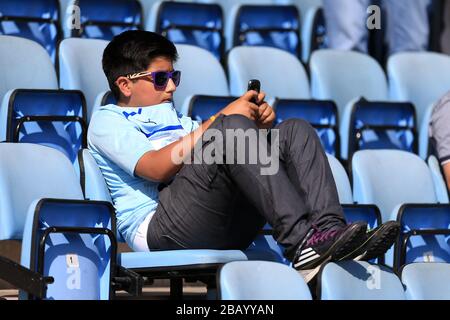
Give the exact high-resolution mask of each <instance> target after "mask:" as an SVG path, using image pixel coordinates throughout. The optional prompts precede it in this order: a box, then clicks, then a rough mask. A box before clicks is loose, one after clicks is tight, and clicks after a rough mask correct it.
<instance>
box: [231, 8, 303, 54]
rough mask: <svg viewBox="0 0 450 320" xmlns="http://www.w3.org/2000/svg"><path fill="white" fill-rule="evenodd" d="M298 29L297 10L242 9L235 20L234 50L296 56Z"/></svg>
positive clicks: (298, 18) (299, 45)
mask: <svg viewBox="0 0 450 320" xmlns="http://www.w3.org/2000/svg"><path fill="white" fill-rule="evenodd" d="M299 29H300V16H299V12H298V9H297V7H296V6H293V5H283V6H280V5H242V6H241V7H240V8H239V9H238V10H237V12H236V17H235V20H234V32H233V35H232V36H233V46H234V47H235V46H241V45H243V46H265V47H274V48H278V49H282V50H284V51H287V52H290V53H292V54H294V55H295V56H298V55H299V54H300V48H301V40H300V35H299ZM229 36H230V35H229Z"/></svg>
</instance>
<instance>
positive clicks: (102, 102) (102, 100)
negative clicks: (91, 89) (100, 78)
mask: <svg viewBox="0 0 450 320" xmlns="http://www.w3.org/2000/svg"><path fill="white" fill-rule="evenodd" d="M108 104H117V100H116V98H114V95H113V93H112V92H111V91H109V90H108V91H103V92H100V93H99V94H98V95H97V97H96V98H95V102H94V107H93V108H92V114H94V113H95V112H96V111H97V110H98V109H99V108H100V107H101V106H106V105H108Z"/></svg>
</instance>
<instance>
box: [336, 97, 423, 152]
mask: <svg viewBox="0 0 450 320" xmlns="http://www.w3.org/2000/svg"><path fill="white" fill-rule="evenodd" d="M349 107H350V108H351V111H350V112H349V113H350V114H349V115H348V114H347V110H346V114H345V115H344V119H343V121H342V127H341V129H342V140H343V141H342V143H343V144H346V143H348V147H347V148H343V150H348V154H346V155H345V156H344V158H345V159H351V157H352V155H353V153H354V152H356V151H358V150H364V149H398V150H404V151H408V152H413V153H417V149H418V147H417V145H418V136H417V131H416V115H415V110H414V106H413V105H412V104H411V103H392V102H375V101H370V102H369V101H367V100H364V99H361V100H359V101H357V102H356V103H354V104H353V105H351V106H350V105H349ZM345 118H349V119H345ZM346 120H347V121H346ZM345 131H346V132H345Z"/></svg>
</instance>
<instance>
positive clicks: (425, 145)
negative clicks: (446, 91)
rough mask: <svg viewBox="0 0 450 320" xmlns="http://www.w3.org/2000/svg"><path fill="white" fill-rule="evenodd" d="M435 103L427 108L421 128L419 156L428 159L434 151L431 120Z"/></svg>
mask: <svg viewBox="0 0 450 320" xmlns="http://www.w3.org/2000/svg"><path fill="white" fill-rule="evenodd" d="M434 106H435V103H432V104H430V105H429V106H428V107H427V109H426V110H425V112H424V114H423V118H422V123H418V125H420V128H419V156H420V157H421V158H422V159H424V160H425V159H427V158H428V156H429V155H430V154H431V153H432V145H431V143H430V136H429V135H430V120H431V114H432V113H433V109H434Z"/></svg>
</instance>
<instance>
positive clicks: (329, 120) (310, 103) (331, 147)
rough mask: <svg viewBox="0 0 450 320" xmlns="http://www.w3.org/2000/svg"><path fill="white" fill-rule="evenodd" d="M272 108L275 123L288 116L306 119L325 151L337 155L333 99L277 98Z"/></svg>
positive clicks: (336, 124)
mask: <svg viewBox="0 0 450 320" xmlns="http://www.w3.org/2000/svg"><path fill="white" fill-rule="evenodd" d="M273 108H274V109H275V110H276V114H277V119H276V122H277V123H280V122H282V121H284V120H287V119H290V118H301V119H304V120H306V121H308V122H309V123H310V124H311V125H312V126H313V127H314V128H315V129H316V131H317V134H318V135H319V138H320V141H321V142H322V146H323V147H324V149H325V152H327V153H329V154H331V155H333V156H338V154H339V131H338V115H337V108H336V105H335V103H334V102H333V101H319V100H287V99H277V100H276V101H275V102H274V104H273Z"/></svg>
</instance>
